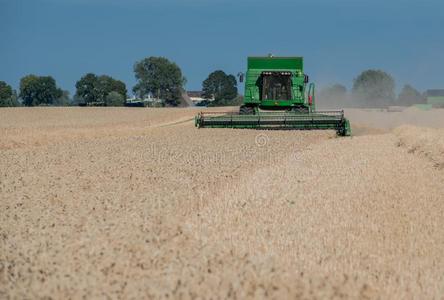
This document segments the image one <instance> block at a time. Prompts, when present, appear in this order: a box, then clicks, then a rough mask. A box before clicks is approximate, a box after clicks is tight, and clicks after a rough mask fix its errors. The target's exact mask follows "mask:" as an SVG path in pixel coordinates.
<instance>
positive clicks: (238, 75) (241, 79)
mask: <svg viewBox="0 0 444 300" xmlns="http://www.w3.org/2000/svg"><path fill="white" fill-rule="evenodd" d="M237 77H238V78H239V82H241V83H242V82H244V73H242V72H239V73H237Z"/></svg>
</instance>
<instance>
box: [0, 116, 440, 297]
mask: <svg viewBox="0 0 444 300" xmlns="http://www.w3.org/2000/svg"><path fill="white" fill-rule="evenodd" d="M196 113H197V110H196V109H138V108H135V109H130V108H11V109H1V110H0V298H2V299H5V298H11V299H28V298H31V299H35V298H55V299H65V298H72V299H78V298H125V299H127V298H179V299H191V298H193V299H195V298H205V299H206V298H213V299H216V298H217V299H221V298H222V299H223V298H237V299H246V298H267V299H268V298H272V299H282V298H302V299H312V298H317V299H320V298H352V299H375V298H376V299H379V298H383V299H442V297H443V295H444V256H443V253H444V218H443V217H444V129H443V128H444V118H443V116H444V111H443V110H432V111H427V112H422V111H416V110H414V109H408V110H406V111H404V112H393V113H388V112H377V111H364V110H348V111H347V112H346V113H347V116H349V117H350V119H351V121H352V125H353V127H354V128H353V130H354V132H355V133H356V134H355V135H354V136H353V137H351V138H337V137H336V136H335V133H334V132H330V131H260V130H234V129H196V128H194V125H193V116H194V115H195V114H196Z"/></svg>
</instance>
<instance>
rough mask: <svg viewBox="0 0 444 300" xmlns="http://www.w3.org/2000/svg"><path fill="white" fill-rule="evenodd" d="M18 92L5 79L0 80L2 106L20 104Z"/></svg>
mask: <svg viewBox="0 0 444 300" xmlns="http://www.w3.org/2000/svg"><path fill="white" fill-rule="evenodd" d="M18 105H19V103H18V101H17V94H16V92H15V91H14V90H13V89H12V87H11V86H10V85H9V84H7V83H6V82H4V81H0V107H8V106H9V107H10V106H18Z"/></svg>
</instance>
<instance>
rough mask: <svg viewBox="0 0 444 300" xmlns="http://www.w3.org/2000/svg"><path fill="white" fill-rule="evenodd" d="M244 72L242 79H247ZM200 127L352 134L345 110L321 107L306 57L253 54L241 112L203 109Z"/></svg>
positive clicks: (196, 122)
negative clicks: (305, 60) (324, 131)
mask: <svg viewBox="0 0 444 300" xmlns="http://www.w3.org/2000/svg"><path fill="white" fill-rule="evenodd" d="M243 77H244V75H243V74H240V81H241V82H242V81H243ZM195 125H196V127H198V128H202V127H212V128H256V129H299V130H316V129H317V130H322V129H323V130H336V132H337V134H338V135H340V136H349V135H351V129H350V123H349V121H348V120H347V119H346V118H345V117H344V112H343V111H317V110H316V102H315V85H314V83H309V78H308V76H307V75H306V74H304V68H303V58H302V57H273V56H268V57H249V58H248V69H247V72H246V74H245V93H244V103H243V105H241V106H240V108H239V112H225V113H220V112H200V113H199V114H198V115H197V116H196V117H195Z"/></svg>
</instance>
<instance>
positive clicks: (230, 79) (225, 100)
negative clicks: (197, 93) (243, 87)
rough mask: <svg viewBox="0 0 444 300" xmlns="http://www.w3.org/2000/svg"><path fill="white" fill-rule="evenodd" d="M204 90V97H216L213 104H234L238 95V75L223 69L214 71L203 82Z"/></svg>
mask: <svg viewBox="0 0 444 300" xmlns="http://www.w3.org/2000/svg"><path fill="white" fill-rule="evenodd" d="M202 91H203V97H204V99H207V100H210V99H214V102H213V103H212V105H213V106H218V105H234V103H232V102H233V100H234V99H235V98H236V97H237V82H236V77H234V76H233V75H227V74H225V72H224V71H221V70H217V71H214V72H213V73H211V74H210V75H208V78H207V79H205V80H204V81H203V82H202Z"/></svg>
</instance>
